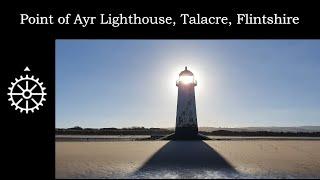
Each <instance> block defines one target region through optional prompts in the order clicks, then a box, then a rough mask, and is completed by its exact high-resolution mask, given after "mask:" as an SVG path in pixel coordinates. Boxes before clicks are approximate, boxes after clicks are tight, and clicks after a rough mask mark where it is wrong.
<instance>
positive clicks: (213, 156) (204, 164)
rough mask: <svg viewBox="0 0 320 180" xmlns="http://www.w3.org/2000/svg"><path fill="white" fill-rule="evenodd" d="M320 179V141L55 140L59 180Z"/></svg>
mask: <svg viewBox="0 0 320 180" xmlns="http://www.w3.org/2000/svg"><path fill="white" fill-rule="evenodd" d="M299 177H301V178H320V141H319V140H279V141H278V140H236V141H225V140H220V141H119V142H117V141H112V142H110V141H105V142H102V141H98V142H94V141H92V142H90V141H89V142H72V141H68V142H56V178H299Z"/></svg>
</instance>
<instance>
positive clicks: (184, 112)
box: [175, 67, 198, 136]
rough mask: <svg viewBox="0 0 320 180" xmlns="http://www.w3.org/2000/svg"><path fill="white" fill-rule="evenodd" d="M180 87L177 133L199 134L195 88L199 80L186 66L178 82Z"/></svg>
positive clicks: (177, 84)
mask: <svg viewBox="0 0 320 180" xmlns="http://www.w3.org/2000/svg"><path fill="white" fill-rule="evenodd" d="M176 86H177V87H178V102H177V114H176V128H175V134H176V135H177V136H194V135H197V134H198V123H197V112H196V99H195V95H194V88H195V86H197V81H196V80H195V79H194V76H193V73H192V72H191V71H189V70H188V68H187V67H185V69H184V71H182V72H181V73H180V74H179V79H178V80H177V82H176Z"/></svg>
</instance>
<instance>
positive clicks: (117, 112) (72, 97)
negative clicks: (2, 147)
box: [56, 40, 320, 128]
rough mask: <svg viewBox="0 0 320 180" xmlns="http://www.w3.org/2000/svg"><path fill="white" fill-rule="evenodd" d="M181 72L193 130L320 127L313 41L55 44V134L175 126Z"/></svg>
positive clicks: (319, 70) (319, 63)
mask: <svg viewBox="0 0 320 180" xmlns="http://www.w3.org/2000/svg"><path fill="white" fill-rule="evenodd" d="M184 66H188V69H189V70H191V71H192V72H193V73H194V75H195V79H196V80H197V81H198V86H197V87H196V90H195V91H196V104H197V115H198V124H199V126H211V127H247V126H302V125H320V123H319V122H320V41H318V40H57V41H56V127H58V128H61V127H73V126H82V127H92V128H102V127H131V126H144V127H174V125H175V113H176V103H177V87H176V86H175V81H176V79H177V78H178V74H179V73H180V71H182V70H183V69H184Z"/></svg>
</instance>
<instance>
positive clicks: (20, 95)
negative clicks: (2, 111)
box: [8, 75, 47, 114]
mask: <svg viewBox="0 0 320 180" xmlns="http://www.w3.org/2000/svg"><path fill="white" fill-rule="evenodd" d="M11 85H12V86H11V87H9V88H8V89H9V93H8V95H9V96H10V98H9V101H11V106H15V110H20V112H21V113H22V112H23V111H25V112H26V114H28V112H29V111H31V112H34V110H35V109H36V110H39V106H43V104H42V102H43V101H46V99H45V98H44V97H45V96H46V95H47V93H45V92H44V90H45V89H46V88H45V87H43V83H42V82H39V78H37V79H35V78H34V76H31V77H29V76H28V75H26V76H25V77H23V76H20V78H19V79H17V78H15V82H12V83H11Z"/></svg>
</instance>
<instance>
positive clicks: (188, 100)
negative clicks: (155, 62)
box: [164, 66, 209, 140]
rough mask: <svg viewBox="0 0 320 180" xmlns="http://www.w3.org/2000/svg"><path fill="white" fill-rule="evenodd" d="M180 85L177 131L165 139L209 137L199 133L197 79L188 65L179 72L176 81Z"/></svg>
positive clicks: (199, 138)
mask: <svg viewBox="0 0 320 180" xmlns="http://www.w3.org/2000/svg"><path fill="white" fill-rule="evenodd" d="M176 86H177V87H178V101H177V113H176V127H175V133H174V134H171V135H169V136H167V137H165V138H164V139H172V140H201V139H209V138H207V137H205V136H203V135H200V134H199V133H198V122H197V111H196V99H195V87H196V86H197V81H196V80H195V78H194V75H193V73H192V72H191V71H189V70H188V68H187V66H186V67H185V69H184V70H183V71H182V72H181V73H180V74H179V79H178V80H177V81H176Z"/></svg>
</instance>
